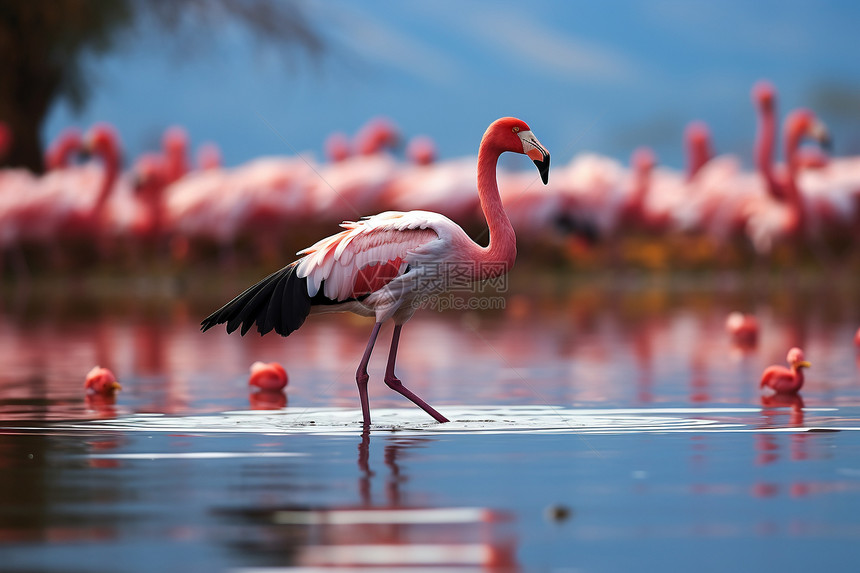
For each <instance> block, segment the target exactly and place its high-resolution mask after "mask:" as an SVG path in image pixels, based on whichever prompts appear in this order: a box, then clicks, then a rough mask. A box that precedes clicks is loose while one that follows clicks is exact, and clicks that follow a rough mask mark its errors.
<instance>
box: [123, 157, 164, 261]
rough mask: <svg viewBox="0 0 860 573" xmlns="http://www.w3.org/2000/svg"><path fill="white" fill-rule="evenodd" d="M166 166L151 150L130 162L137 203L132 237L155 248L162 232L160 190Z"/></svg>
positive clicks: (162, 234) (162, 216) (132, 224)
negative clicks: (132, 165) (133, 163)
mask: <svg viewBox="0 0 860 573" xmlns="http://www.w3.org/2000/svg"><path fill="white" fill-rule="evenodd" d="M168 179H169V173H168V166H167V165H166V162H165V161H164V158H163V157H161V156H160V155H158V154H155V153H146V154H143V155H141V156H140V157H139V158H138V160H137V161H136V162H135V165H134V193H135V197H136V198H137V200H138V202H139V204H141V205H142V207H143V208H142V209H141V208H140V207H138V208H136V209H135V212H136V213H137V214H138V216H137V217H136V218H135V219H134V221H132V223H131V227H132V228H131V232H132V234H133V235H134V237H135V238H136V240H139V241H142V242H144V243H148V244H149V245H150V246H151V247H152V248H154V249H158V247H159V244H160V243H161V242H162V237H163V236H164V234H165V232H166V217H167V214H166V205H165V198H164V192H165V189H166V188H167V186H168Z"/></svg>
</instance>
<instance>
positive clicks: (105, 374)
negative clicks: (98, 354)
mask: <svg viewBox="0 0 860 573" xmlns="http://www.w3.org/2000/svg"><path fill="white" fill-rule="evenodd" d="M84 388H86V390H87V394H101V395H112V394H113V393H115V392H116V391H117V390H121V389H122V386H120V384H119V382H117V381H116V376H114V374H113V372H111V371H110V370H108V369H107V368H102V367H101V366H95V367H94V368H93V369H92V370H90V371H89V372H88V373H87V377H86V380H85V381H84Z"/></svg>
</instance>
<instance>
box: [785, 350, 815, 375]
mask: <svg viewBox="0 0 860 573" xmlns="http://www.w3.org/2000/svg"><path fill="white" fill-rule="evenodd" d="M786 361H787V362H788V364H789V365H790V366H791V368H792V370H800V369H801V368H809V367H810V366H812V364H810V363H809V362H807V361H806V360H804V359H803V350H801V349H800V348H797V347H794V348H792V349H791V350H789V351H788V356H787V357H786Z"/></svg>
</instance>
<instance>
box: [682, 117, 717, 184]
mask: <svg viewBox="0 0 860 573" xmlns="http://www.w3.org/2000/svg"><path fill="white" fill-rule="evenodd" d="M684 143H685V144H686V146H687V181H690V180H692V179H693V177H695V176H696V174H697V173H698V172H699V170H700V169H701V168H702V167H703V166H705V164H707V163H708V161H710V159H711V158H712V157H713V156H714V151H713V149H712V148H711V132H710V130H709V129H708V124H706V123H705V122H704V121H693V122H691V123H690V124H689V125H687V128H686V129H685V130H684Z"/></svg>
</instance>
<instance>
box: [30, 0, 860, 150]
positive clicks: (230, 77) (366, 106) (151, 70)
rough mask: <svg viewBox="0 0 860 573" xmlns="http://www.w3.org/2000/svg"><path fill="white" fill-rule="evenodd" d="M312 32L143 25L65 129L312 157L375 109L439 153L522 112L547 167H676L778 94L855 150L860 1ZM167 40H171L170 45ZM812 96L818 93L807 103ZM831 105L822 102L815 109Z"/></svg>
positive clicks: (572, 8) (537, 6)
mask: <svg viewBox="0 0 860 573" xmlns="http://www.w3.org/2000/svg"><path fill="white" fill-rule="evenodd" d="M303 5H304V7H305V11H306V13H307V16H308V18H309V20H310V22H311V23H312V25H314V26H315V27H316V29H317V30H318V31H319V32H320V34H321V35H322V36H323V38H324V39H325V40H326V41H327V51H326V54H325V55H324V56H323V57H321V58H320V59H318V60H315V61H310V59H308V58H306V57H304V56H303V55H302V54H301V53H299V52H295V51H294V52H290V55H289V57H288V58H286V60H287V62H286V63H285V58H279V57H278V56H277V55H276V54H275V52H274V48H267V47H262V46H260V45H259V44H258V43H256V42H255V41H254V40H253V38H251V37H250V35H249V34H248V33H246V32H245V31H243V30H241V29H239V28H238V27H236V28H231V27H228V28H227V29H225V30H224V32H223V33H222V34H221V35H220V37H219V38H218V39H217V41H215V42H214V43H210V44H207V45H204V46H201V47H198V49H197V50H195V53H194V54H193V55H191V56H188V57H178V54H177V51H178V50H176V49H175V48H164V47H163V46H164V44H165V42H163V41H161V39H160V38H158V37H157V34H156V33H155V31H154V30H150V32H149V36H147V37H140V36H137V37H134V38H132V39H130V40H129V41H128V42H127V43H126V45H125V47H124V48H123V49H122V50H120V51H118V52H116V53H114V54H112V55H110V56H108V57H104V58H101V59H99V60H95V61H93V62H92V64H91V68H92V70H93V77H94V78H95V79H96V80H97V82H98V83H97V84H96V85H95V87H94V89H93V97H92V98H91V100H90V101H89V103H88V105H87V106H86V108H85V109H84V110H83V112H82V113H80V114H78V115H74V114H72V113H71V111H70V110H69V109H68V108H67V107H66V106H64V105H59V106H57V107H56V108H55V109H54V110H53V111H52V113H51V115H50V118H49V121H48V123H47V125H46V129H45V135H46V137H47V138H48V139H50V138H51V137H53V136H54V135H56V134H57V133H58V132H59V131H60V130H61V129H62V128H63V127H65V126H67V125H78V126H82V127H85V126H87V125H90V124H91V123H93V122H95V121H98V120H107V121H110V122H112V123H114V124H115V125H116V126H117V127H118V128H119V130H120V133H121V135H122V137H123V141H124V145H125V148H126V150H127V151H128V153H129V155H132V156H134V155H136V154H137V153H140V152H141V151H143V150H145V149H147V148H153V147H154V146H156V145H157V142H158V140H159V137H160V133H161V131H162V130H163V129H164V127H166V126H168V125H171V124H181V125H184V126H185V127H186V128H187V129H188V131H189V132H190V134H191V137H192V141H193V142H194V143H195V144H197V143H200V142H202V141H206V140H212V141H215V142H216V143H218V144H219V145H220V146H221V148H222V151H223V153H224V157H225V161H226V163H228V164H231V165H233V164H238V163H241V162H243V161H247V160H249V159H251V158H253V157H256V156H260V155H277V154H294V153H295V152H306V151H307V152H311V153H314V154H317V155H320V154H321V149H322V143H323V141H324V140H325V138H326V136H327V135H328V134H329V133H331V132H332V131H335V130H341V131H346V132H349V133H351V132H354V131H355V130H356V129H357V128H358V127H359V126H360V125H361V124H362V123H364V122H365V121H366V120H367V119H369V118H370V117H373V116H377V115H385V116H388V117H390V118H392V119H393V120H394V121H395V122H397V123H398V124H399V125H400V126H401V127H402V129H403V131H404V133H405V135H407V136H411V135H417V134H426V135H430V136H431V137H433V138H434V139H436V141H437V143H438V146H439V150H440V155H441V156H443V157H454V156H462V155H468V154H474V153H475V152H476V151H477V145H478V142H479V141H480V136H481V134H482V133H483V131H484V129H485V128H486V126H487V125H488V124H489V123H490V122H491V121H492V120H493V119H495V118H497V117H499V116H503V115H514V116H518V117H520V118H522V119H524V120H526V121H527V122H528V123H529V124H530V125H531V127H532V129H533V130H534V131H535V133H536V134H537V135H538V137H539V138H540V139H541V141H542V142H543V143H544V144H545V145H546V146H547V147H549V148H550V150H551V151H552V152H553V155H554V159H555V161H557V162H558V161H567V160H568V159H570V158H571V157H572V156H573V155H574V154H576V153H580V152H585V151H594V152H598V153H603V154H606V155H610V156H613V157H616V158H618V159H621V160H623V161H627V158H628V157H629V155H630V153H631V152H632V151H633V149H634V148H635V147H636V146H637V145H646V144H647V145H650V146H652V147H653V148H654V149H655V151H656V152H657V154H658V156H659V158H660V160H661V161H662V162H663V163H666V164H668V165H671V166H675V167H680V166H681V165H682V164H683V152H682V147H681V135H682V132H683V128H684V125H685V124H686V123H687V122H688V121H690V120H693V119H702V120H705V121H707V122H708V123H709V124H710V126H711V129H712V131H713V132H714V138H715V145H716V148H717V150H718V151H719V152H732V153H738V154H741V155H742V156H743V157H745V158H748V156H749V150H750V148H751V146H752V137H753V132H754V115H753V109H752V105H751V103H750V96H749V93H750V88H751V86H752V84H753V82H754V81H755V80H757V79H759V78H768V79H770V80H772V81H773V82H774V83H775V84H776V86H777V87H778V89H779V94H780V99H779V107H780V111H781V112H782V113H785V112H786V111H787V110H789V109H791V108H793V107H797V106H810V107H813V108H814V109H816V111H819V112H820V114H821V115H822V116H823V118H824V119H825V121H827V122H828V123H829V125H830V127H831V130H832V131H833V134H834V139H835V142H836V151H837V153H840V152H841V153H848V152H852V153H860V40H858V38H860V34H858V32H857V30H858V29H860V3H856V2H852V1H847V0H846V1H836V0H831V1H819V2H816V1H812V0H809V1H801V0H786V1H781V2H777V1H759V2H744V1H740V0H721V1H720V2H705V1H700V0H651V1H647V2H646V1H642V2H634V1H624V0H617V1H604V2H594V1H567V2H565V1H542V0H530V1H529V2H522V1H517V2H513V1H507V0H505V1H492V0H473V1H459V2H457V1H454V0H434V1H432V2H430V1H427V2H424V1H406V2H398V1H368V2H349V1H345V0H339V1H338V0H335V1H332V0H326V1H322V0H316V1H306V2H304V3H303ZM166 44H168V45H169V44H170V43H169V42H167V43H166ZM822 94H823V95H822ZM827 94H829V101H831V102H832V101H834V98H835V101H837V104H834V105H828V104H827V101H828V97H827Z"/></svg>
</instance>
